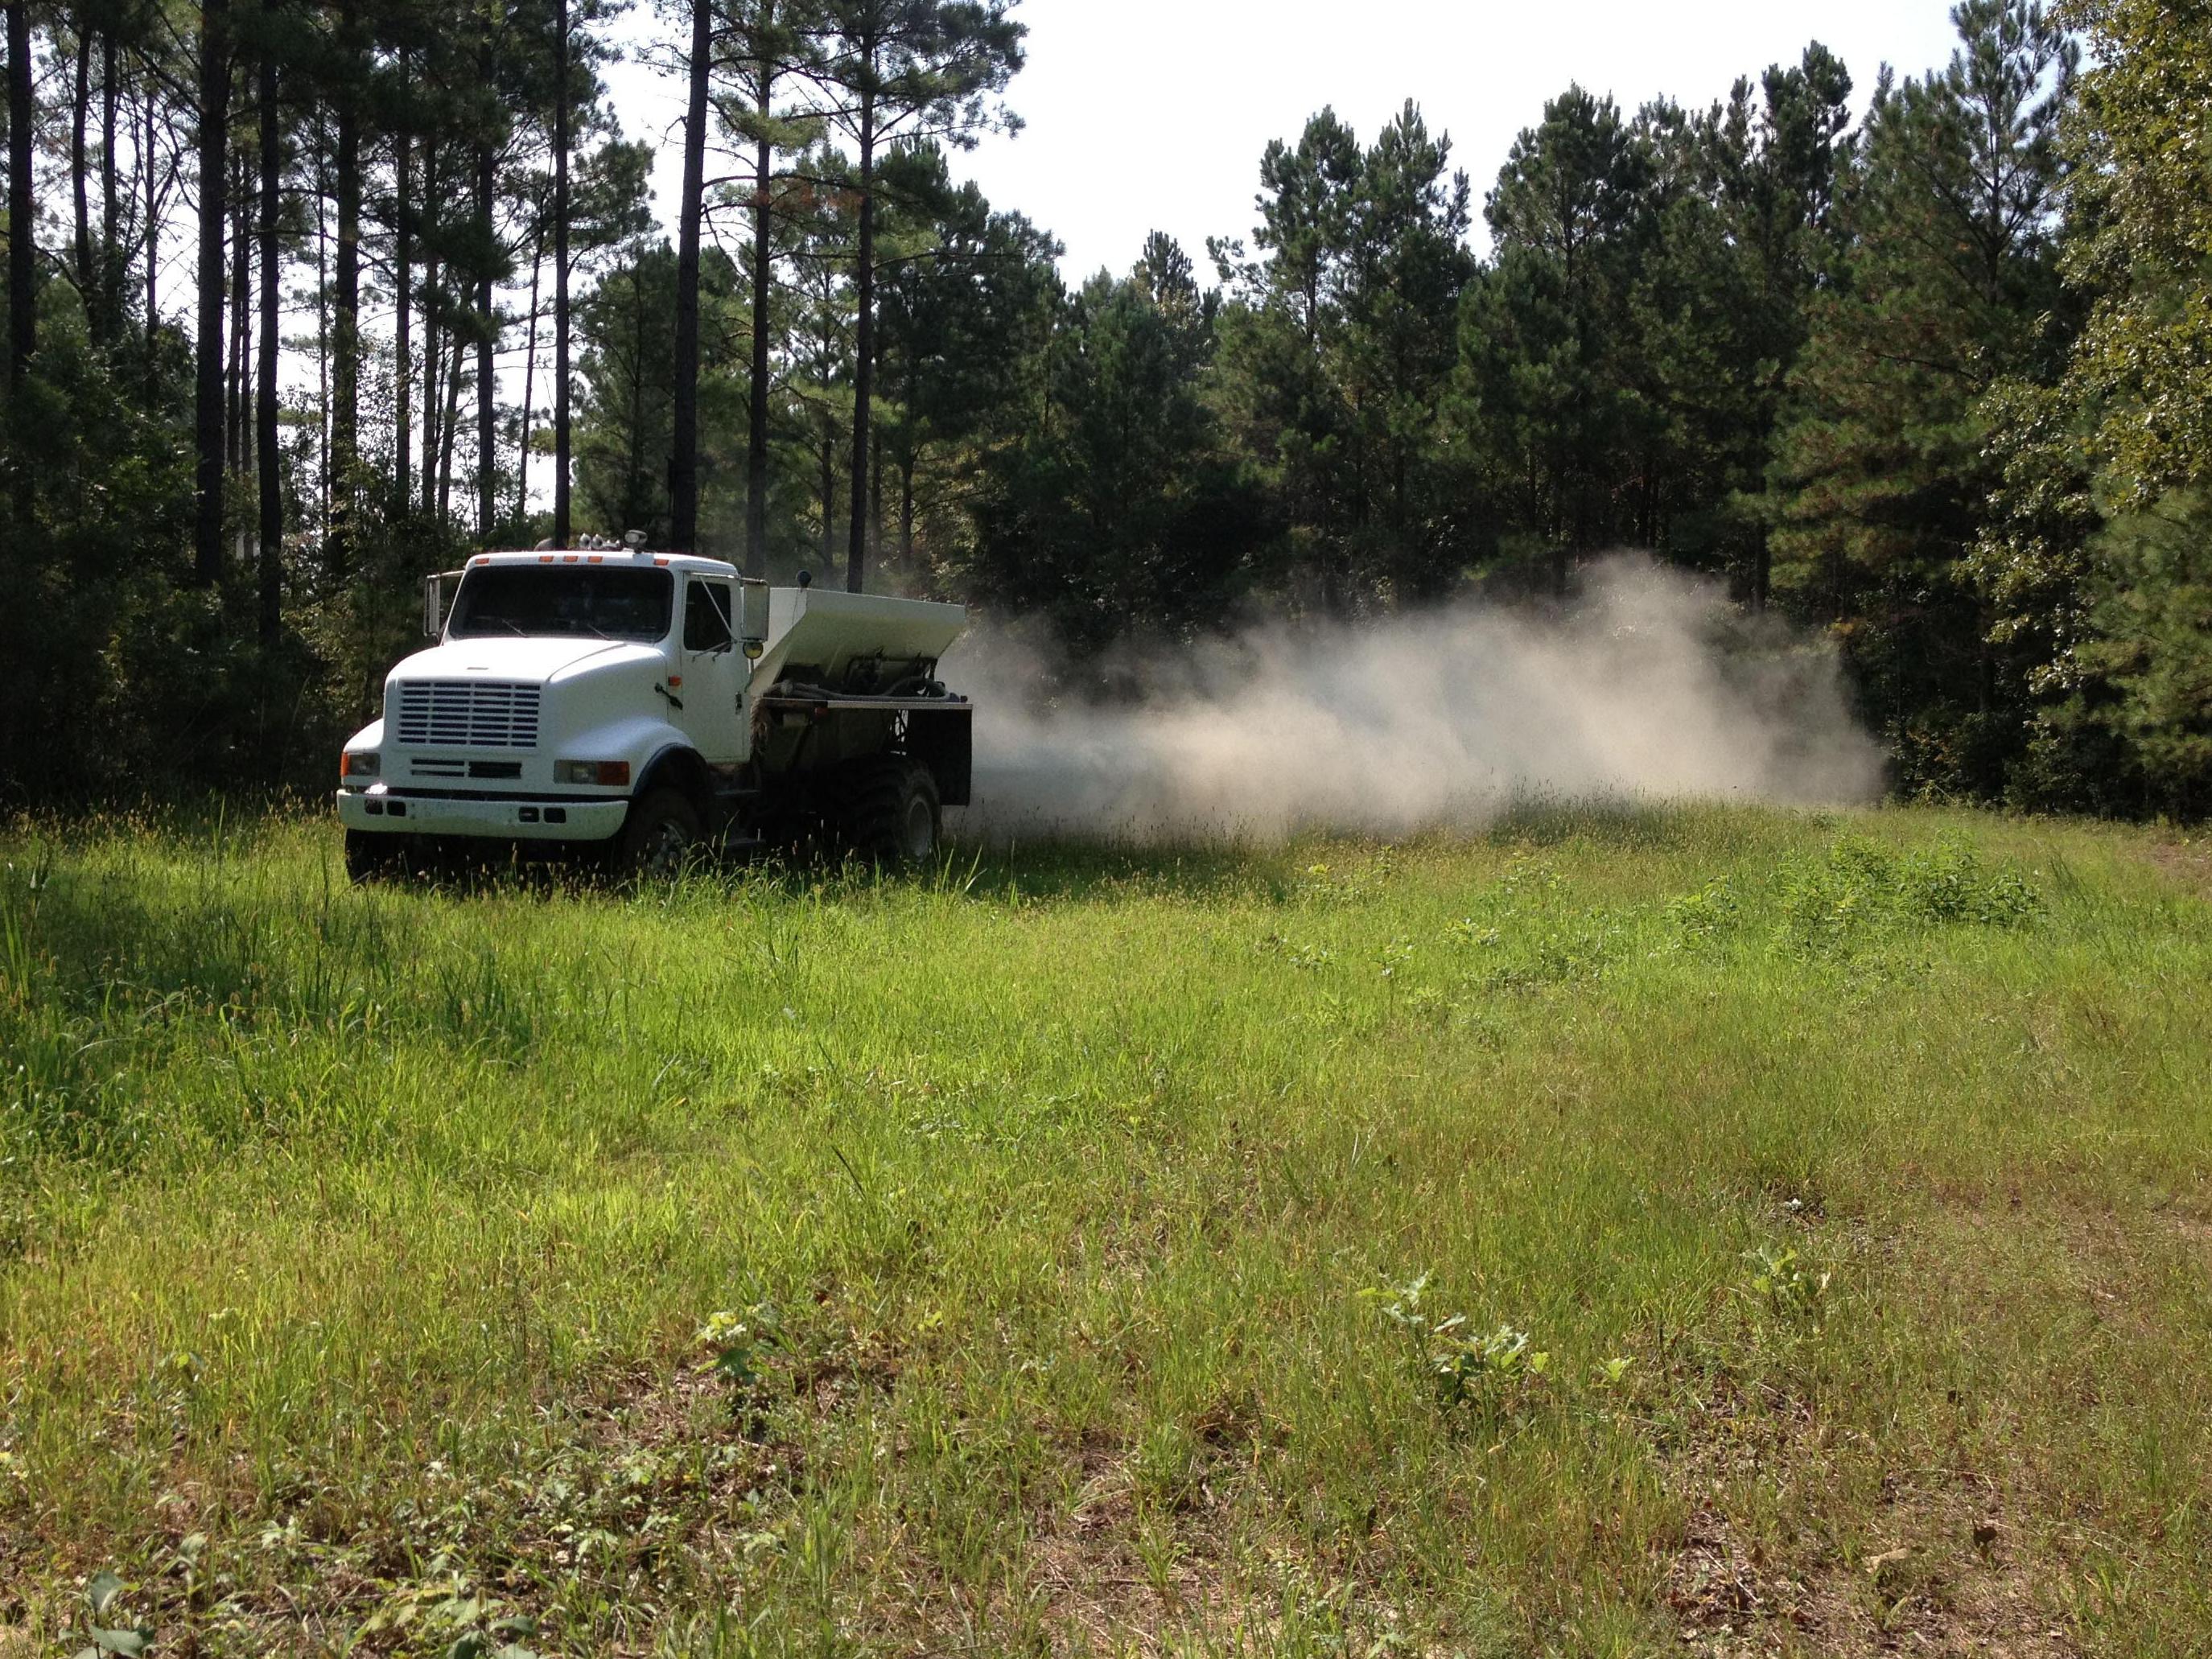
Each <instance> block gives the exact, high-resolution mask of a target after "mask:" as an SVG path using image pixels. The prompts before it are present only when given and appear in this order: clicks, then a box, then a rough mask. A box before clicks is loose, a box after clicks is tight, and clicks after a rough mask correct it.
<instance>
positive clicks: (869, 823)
mask: <svg viewBox="0 0 2212 1659" xmlns="http://www.w3.org/2000/svg"><path fill="white" fill-rule="evenodd" d="M843 793H844V797H845V799H844V810H843V811H842V812H841V813H840V814H839V817H840V819H841V827H842V829H843V831H844V835H843V840H844V842H845V845H846V847H847V848H848V850H849V851H850V852H852V853H853V854H854V855H856V856H858V857H860V858H864V859H866V860H869V861H870V862H872V863H874V864H877V865H880V866H883V867H884V869H887V870H900V869H915V868H917V867H919V866H922V865H925V864H927V863H928V862H929V861H930V860H931V859H933V858H934V857H935V856H936V854H937V842H938V838H939V836H940V835H941V834H942V833H943V829H944V817H943V814H942V812H941V811H940V809H939V805H938V799H937V780H936V779H934V778H933V777H932V776H930V775H929V769H928V768H927V767H926V766H924V765H922V764H921V763H920V762H918V761H911V760H908V759H907V758H906V757H904V756H902V755H893V756H886V757H884V758H882V759H880V760H876V761H871V762H868V763H865V764H863V765H861V766H860V767H859V768H857V769H855V770H854V774H853V776H852V778H851V779H850V781H848V784H847V786H846V788H845V790H844V792H843Z"/></svg>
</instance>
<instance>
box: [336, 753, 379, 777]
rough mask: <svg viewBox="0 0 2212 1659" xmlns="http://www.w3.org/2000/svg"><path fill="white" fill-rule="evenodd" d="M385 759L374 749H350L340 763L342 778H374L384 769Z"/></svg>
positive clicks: (339, 770) (339, 769) (339, 768)
mask: <svg viewBox="0 0 2212 1659" xmlns="http://www.w3.org/2000/svg"><path fill="white" fill-rule="evenodd" d="M382 765H383V757H381V756H380V755H379V754H378V753H377V752H376V750H374V749H349V750H346V751H345V757H344V758H343V759H342V760H341V761H339V763H338V775H339V776H340V777H342V778H373V777H374V776H375V775H377V773H378V772H379V771H380V769H382Z"/></svg>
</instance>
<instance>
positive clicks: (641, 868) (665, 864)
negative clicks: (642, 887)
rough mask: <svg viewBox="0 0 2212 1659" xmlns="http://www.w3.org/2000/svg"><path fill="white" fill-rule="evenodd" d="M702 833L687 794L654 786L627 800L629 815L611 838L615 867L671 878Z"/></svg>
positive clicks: (624, 871)
mask: <svg viewBox="0 0 2212 1659" xmlns="http://www.w3.org/2000/svg"><path fill="white" fill-rule="evenodd" d="M704 833H705V832H704V829H703V828H702V825H701V823H700V822H699V809H698V808H697V807H696V806H694V805H692V804H691V801H690V797H688V796H687V795H685V794H684V793H682V792H681V791H680V790H675V789H656V790H654V791H653V793H651V794H649V795H645V796H642V797H641V798H640V799H637V800H635V801H632V802H631V803H630V808H629V817H625V818H624V819H623V827H622V833H621V834H620V835H619V836H617V837H616V838H615V859H616V868H617V872H618V873H620V874H622V875H625V876H639V877H644V878H650V879H653V880H659V881H673V880H675V879H676V878H678V877H679V876H681V875H682V874H683V873H684V872H685V871H686V870H687V869H689V868H690V863H691V857H692V854H694V853H695V852H696V851H697V850H698V847H699V842H700V837H701V836H702V835H703V834H704Z"/></svg>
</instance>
